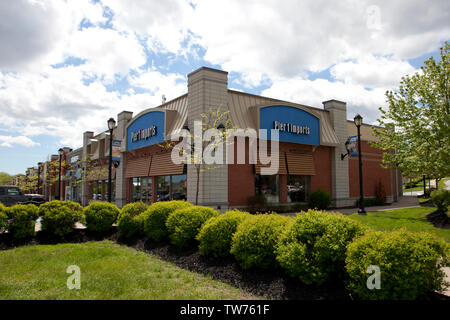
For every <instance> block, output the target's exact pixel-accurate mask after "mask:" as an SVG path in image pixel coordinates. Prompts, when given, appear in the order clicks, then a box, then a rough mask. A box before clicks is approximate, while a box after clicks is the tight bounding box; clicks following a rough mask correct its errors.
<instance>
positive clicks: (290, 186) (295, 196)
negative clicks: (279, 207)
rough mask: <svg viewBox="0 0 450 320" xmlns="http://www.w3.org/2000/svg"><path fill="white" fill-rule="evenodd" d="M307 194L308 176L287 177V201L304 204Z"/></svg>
mask: <svg viewBox="0 0 450 320" xmlns="http://www.w3.org/2000/svg"><path fill="white" fill-rule="evenodd" d="M308 194H309V176H288V177H287V201H288V202H306V201H307V200H308Z"/></svg>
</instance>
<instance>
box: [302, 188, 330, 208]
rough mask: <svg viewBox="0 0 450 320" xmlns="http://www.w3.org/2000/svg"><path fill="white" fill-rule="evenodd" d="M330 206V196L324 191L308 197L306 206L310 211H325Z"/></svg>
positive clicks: (318, 191) (315, 192)
mask: <svg viewBox="0 0 450 320" xmlns="http://www.w3.org/2000/svg"><path fill="white" fill-rule="evenodd" d="M330 204H331V194H330V193H328V192H327V191H325V190H320V189H319V190H317V191H314V192H313V193H311V194H310V195H309V201H308V206H309V207H310V208H311V209H318V210H326V209H327V208H328V207H329V206H330Z"/></svg>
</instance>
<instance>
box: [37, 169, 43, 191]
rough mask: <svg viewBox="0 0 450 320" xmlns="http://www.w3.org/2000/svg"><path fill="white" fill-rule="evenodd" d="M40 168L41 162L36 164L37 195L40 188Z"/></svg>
mask: <svg viewBox="0 0 450 320" xmlns="http://www.w3.org/2000/svg"><path fill="white" fill-rule="evenodd" d="M41 166H42V162H38V173H37V192H36V193H37V194H40V193H39V188H40V182H41Z"/></svg>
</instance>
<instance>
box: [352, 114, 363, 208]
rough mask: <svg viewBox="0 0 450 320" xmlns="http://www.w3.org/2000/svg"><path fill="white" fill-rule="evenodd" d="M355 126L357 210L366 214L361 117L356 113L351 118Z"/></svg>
mask: <svg viewBox="0 0 450 320" xmlns="http://www.w3.org/2000/svg"><path fill="white" fill-rule="evenodd" d="M353 121H354V122H355V125H356V128H357V129H358V158H359V210H358V213H359V214H361V215H365V214H366V210H364V191H363V176H362V158H361V157H362V150H361V125H362V121H363V118H362V117H361V116H360V115H359V114H357V115H356V116H355V118H353Z"/></svg>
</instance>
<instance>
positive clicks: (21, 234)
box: [6, 204, 38, 239]
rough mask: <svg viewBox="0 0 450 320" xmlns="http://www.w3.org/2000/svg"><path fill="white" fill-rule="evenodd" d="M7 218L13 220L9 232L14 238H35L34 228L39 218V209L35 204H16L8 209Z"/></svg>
mask: <svg viewBox="0 0 450 320" xmlns="http://www.w3.org/2000/svg"><path fill="white" fill-rule="evenodd" d="M6 212H7V216H8V218H9V219H12V221H11V223H10V224H9V226H8V227H7V228H8V231H9V232H10V233H11V234H12V235H13V237H14V238H16V239H20V238H27V237H33V236H34V235H35V234H36V233H35V231H34V227H35V224H36V219H37V218H38V207H37V206H35V205H34V204H16V205H13V206H12V207H9V208H7V210H6Z"/></svg>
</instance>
